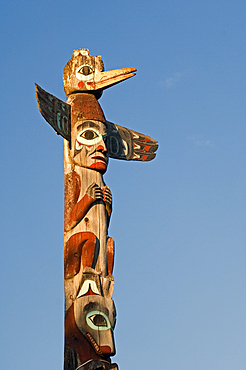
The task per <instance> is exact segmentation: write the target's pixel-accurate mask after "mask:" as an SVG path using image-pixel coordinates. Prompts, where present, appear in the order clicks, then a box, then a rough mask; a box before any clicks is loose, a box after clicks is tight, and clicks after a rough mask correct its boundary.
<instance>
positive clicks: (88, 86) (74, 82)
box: [63, 49, 136, 98]
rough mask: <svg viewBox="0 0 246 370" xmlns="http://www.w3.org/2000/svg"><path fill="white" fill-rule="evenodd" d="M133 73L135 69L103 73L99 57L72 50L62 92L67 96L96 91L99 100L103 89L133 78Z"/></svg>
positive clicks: (64, 74)
mask: <svg viewBox="0 0 246 370" xmlns="http://www.w3.org/2000/svg"><path fill="white" fill-rule="evenodd" d="M134 72H136V68H121V69H115V70H113V71H105V72H104V65H103V61H102V57H101V55H97V56H96V57H93V56H91V55H90V53H89V50H88V49H79V50H74V52H73V55H72V58H71V59H70V60H69V61H68V62H67V64H66V66H65V68H64V71H63V83H64V90H65V93H66V95H67V96H68V95H70V94H72V93H74V92H86V91H94V92H95V91H97V94H96V95H97V97H98V98H99V97H100V96H101V94H102V91H103V90H104V89H106V88H108V87H110V86H113V85H115V84H116V83H119V82H121V81H124V80H125V79H127V78H129V77H132V76H135V73H134Z"/></svg>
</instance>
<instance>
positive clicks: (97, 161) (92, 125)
mask: <svg viewBox="0 0 246 370" xmlns="http://www.w3.org/2000/svg"><path fill="white" fill-rule="evenodd" d="M106 137H107V132H106V126H105V124H104V123H103V122H100V121H95V120H90V121H89V120H88V121H85V122H81V121H78V122H77V123H76V124H75V125H74V127H73V128H72V149H71V156H72V158H73V160H74V163H75V164H77V165H79V166H81V167H86V168H90V169H93V170H96V171H99V172H100V173H102V174H103V173H105V172H106V170H107V166H108V155H107V147H106V144H105V140H106Z"/></svg>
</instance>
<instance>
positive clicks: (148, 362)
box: [0, 0, 246, 370]
mask: <svg viewBox="0 0 246 370" xmlns="http://www.w3.org/2000/svg"><path fill="white" fill-rule="evenodd" d="M1 8H2V9H1V22H0V27H1V62H0V63H1V66H0V67H1V68H0V70H1V145H0V148H1V161H0V162H1V224H0V225H1V242H2V243H1V244H2V245H1V252H0V253H1V254H0V260H1V306H0V321H1V368H3V369H6V370H26V369H35V370H44V369H52V370H56V369H57V370H60V369H62V365H63V305H64V299H63V140H62V138H61V137H60V136H57V135H56V134H55V132H54V131H53V129H52V128H51V127H49V125H48V124H47V122H46V121H45V120H44V119H43V118H42V116H41V115H40V113H39V111H38V107H37V103H36V99H35V94H34V83H35V82H36V83H38V84H39V85H40V86H41V87H42V88H44V89H45V90H46V91H48V92H50V93H51V94H53V95H56V96H57V97H58V98H60V99H62V100H65V99H66V97H65V94H64V91H63V83H62V72H63V68H64V66H65V64H66V63H67V61H68V60H69V59H70V57H71V55H72V52H73V50H74V49H79V48H88V49H89V50H90V53H91V55H94V56H95V55H97V54H101V55H102V58H103V61H104V64H105V69H106V70H110V69H116V68H125V67H136V68H137V70H138V72H137V76H136V77H134V78H132V79H130V80H128V81H125V82H122V83H121V84H119V85H117V86H115V87H112V88H110V89H108V90H107V91H105V92H104V94H103V97H102V98H101V99H100V104H101V106H102V108H103V110H104V113H105V116H106V118H107V119H108V120H109V121H112V122H115V123H118V124H119V125H122V126H125V127H129V128H131V129H133V130H135V131H139V132H142V133H144V134H147V135H150V136H152V137H153V138H154V139H156V140H158V142H159V149H158V152H157V157H156V159H155V160H154V161H152V162H149V163H134V162H126V161H117V160H111V161H110V165H109V168H108V172H107V173H106V175H105V181H106V183H107V185H108V186H109V187H110V189H111V191H112V193H113V207H114V210H113V214H112V218H111V225H110V229H109V234H110V236H112V237H113V238H114V239H115V242H116V262H115V270H114V275H115V279H116V284H115V291H114V300H115V303H116V307H117V312H118V321H117V325H116V329H115V338H116V347H117V355H116V356H115V357H114V360H115V361H116V362H117V363H118V364H119V366H120V369H121V370H133V369H134V370H135V369H141V370H149V369H161V370H234V369H235V370H245V368H246V315H245V311H246V289H245V287H246V284H245V283H246V274H245V265H246V249H245V246H246V151H245V142H246V119H245V117H246V105H245V92H246V68H245V60H246V45H245V43H246V41H245V40H246V22H245V19H246V3H245V1H241V0H237V1H235V0H234V1H232V0H223V1H222V0H206V1H204V0H199V1H198V0H185V1H184V0H165V1H163V0H156V1H146V0H141V1H134V0H132V1H129V0H125V1H107V0H106V1H98V0H90V1H82V0H79V1H78V0H70V1H64V0H59V1H58V0H52V1H33V0H32V1H31V0H22V1H16V0H8V1H5V2H2V5H1Z"/></svg>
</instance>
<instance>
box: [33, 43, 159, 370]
mask: <svg viewBox="0 0 246 370" xmlns="http://www.w3.org/2000/svg"><path fill="white" fill-rule="evenodd" d="M135 71H136V69H135V68H124V69H118V70H113V71H104V66H103V62H102V59H101V56H100V55H98V56H96V57H93V56H90V54H89V50H88V49H80V50H75V51H74V52H73V56H72V58H71V59H70V60H69V61H68V63H67V65H66V66H65V68H64V73H63V82H64V88H65V93H66V95H67V103H64V102H62V101H61V100H59V99H57V98H56V97H55V96H53V95H51V94H49V93H47V92H46V91H44V90H43V89H41V88H40V87H39V86H38V85H36V97H37V100H38V104H39V109H40V112H41V114H42V115H43V116H44V118H45V119H46V120H47V121H48V122H49V123H50V124H51V126H52V127H53V128H54V129H55V130H56V132H57V133H58V134H60V135H62V136H63V137H64V139H65V140H64V172H65V215H64V285H65V355H64V369H65V370H79V369H80V370H96V369H97V370H100V369H101V370H116V369H118V366H117V364H112V363H111V359H110V358H111V356H113V355H114V354H115V345H114V334H113V333H114V326H115V320H116V311H115V306H114V302H113V300H112V294H113V289H114V277H113V265H114V240H113V239H112V238H111V237H109V236H108V225H109V220H110V215H111V211H112V194H111V191H110V190H109V188H108V186H107V185H106V184H105V183H104V180H103V174H104V173H105V172H106V170H107V165H108V158H109V157H111V158H116V159H125V160H140V161H149V160H151V159H153V158H154V157H155V151H156V150H157V147H158V145H157V142H156V141H155V140H153V139H151V138H150V137H149V136H146V135H143V134H140V133H138V132H135V131H133V130H130V129H127V128H125V127H121V126H119V125H116V124H113V123H111V122H108V121H106V119H105V116H104V113H103V111H102V108H101V106H100V104H99V103H98V99H99V98H100V96H101V94H102V92H103V90H104V89H106V88H108V87H110V86H112V85H115V84H116V83H119V82H121V81H123V80H125V79H127V78H129V77H132V76H134V75H135Z"/></svg>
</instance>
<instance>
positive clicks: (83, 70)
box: [78, 65, 93, 76]
mask: <svg viewBox="0 0 246 370" xmlns="http://www.w3.org/2000/svg"><path fill="white" fill-rule="evenodd" d="M78 73H81V74H82V75H84V76H88V75H90V74H92V73H93V69H92V67H90V66H88V65H85V66H82V67H81V68H80V69H79V70H78Z"/></svg>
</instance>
